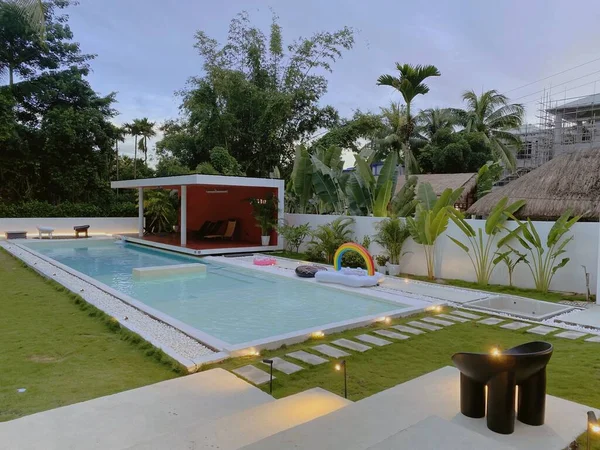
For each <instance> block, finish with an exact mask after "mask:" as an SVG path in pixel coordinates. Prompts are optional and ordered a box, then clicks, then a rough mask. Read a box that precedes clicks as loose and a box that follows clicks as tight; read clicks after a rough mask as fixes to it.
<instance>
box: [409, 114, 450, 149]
mask: <svg viewBox="0 0 600 450" xmlns="http://www.w3.org/2000/svg"><path fill="white" fill-rule="evenodd" d="M456 124H457V117H456V115H455V114H453V113H452V111H451V110H450V109H447V108H427V109H424V110H422V111H421V112H419V114H418V115H417V116H416V117H415V126H416V128H415V138H416V139H418V140H419V141H423V142H431V140H432V139H433V136H434V135H435V133H437V132H438V131H440V130H443V129H447V128H449V129H452V128H453V127H454V125H456Z"/></svg>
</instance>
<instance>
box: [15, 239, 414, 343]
mask: <svg viewBox="0 0 600 450" xmlns="http://www.w3.org/2000/svg"><path fill="white" fill-rule="evenodd" d="M88 242H89V244H88ZM26 245H27V247H29V248H31V249H32V250H35V251H37V252H39V253H41V254H43V255H45V256H47V257H49V258H52V259H54V260H56V261H58V262H60V263H62V264H64V265H66V266H68V267H70V268H72V269H75V270H77V271H79V272H81V273H83V274H85V275H88V276H90V277H92V278H94V279H96V280H98V281H100V282H102V283H104V284H106V285H107V286H110V287H111V288H113V289H116V290H117V291H120V292H122V293H124V294H127V295H129V296H131V297H133V298H135V299H136V300H139V301H140V302H142V303H144V304H146V305H148V306H151V307H152V308H155V309H157V310H158V311H161V312H163V313H165V314H167V315H169V316H171V317H173V318H175V319H178V320H180V321H181V322H183V323H185V324H187V325H190V326H192V327H194V328H196V329H198V330H201V331H203V332H205V333H208V334H210V335H212V336H214V337H216V338H218V339H220V340H222V341H225V342H227V343H229V344H232V345H235V344H240V343H243V342H249V341H254V340H257V339H264V338H268V337H271V336H277V335H280V334H284V333H290V332H294V331H299V330H303V329H306V328H312V327H319V326H323V325H326V324H330V323H334V322H340V321H344V320H349V319H356V318H359V317H362V316H369V315H385V313H386V312H390V311H392V310H397V309H402V307H403V306H404V305H402V304H398V303H391V302H386V301H384V300H378V299H376V298H373V297H367V296H362V295H353V294H350V293H346V292H343V291H340V290H337V289H332V288H327V287H324V286H319V285H314V284H311V283H306V282H302V281H299V280H294V279H289V278H284V277H280V276H276V275H269V274H264V273H262V272H259V271H256V270H253V269H243V268H239V267H236V266H231V265H226V264H215V263H214V262H209V261H206V260H202V259H199V258H192V257H187V256H183V255H177V254H174V253H168V252H163V251H160V250H154V249H150V248H147V247H143V246H138V245H134V244H117V243H115V242H113V241H112V240H106V241H95V242H94V241H86V242H85V243H84V242H81V241H80V242H59V241H55V242H38V243H36V242H32V243H27V244H26ZM198 262H201V263H203V264H206V265H207V272H206V274H188V275H178V276H171V277H167V278H159V279H155V280H143V281H138V280H134V279H133V278H132V269H133V268H136V267H151V266H164V265H170V264H185V263H198Z"/></svg>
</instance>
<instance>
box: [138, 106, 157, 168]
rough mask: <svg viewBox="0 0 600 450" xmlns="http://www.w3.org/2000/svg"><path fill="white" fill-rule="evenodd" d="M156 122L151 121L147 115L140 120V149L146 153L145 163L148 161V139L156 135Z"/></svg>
mask: <svg viewBox="0 0 600 450" xmlns="http://www.w3.org/2000/svg"><path fill="white" fill-rule="evenodd" d="M155 126H156V122H150V121H149V120H148V118H147V117H144V118H143V119H141V120H140V121H139V122H138V127H139V134H140V136H141V140H140V150H141V151H142V152H143V153H144V164H147V163H148V139H150V138H152V137H154V136H156V131H154V127H155Z"/></svg>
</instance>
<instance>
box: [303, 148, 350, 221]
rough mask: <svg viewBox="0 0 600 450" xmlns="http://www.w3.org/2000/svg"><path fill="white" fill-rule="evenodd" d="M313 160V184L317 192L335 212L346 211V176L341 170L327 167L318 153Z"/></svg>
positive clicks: (313, 156)
mask: <svg viewBox="0 0 600 450" xmlns="http://www.w3.org/2000/svg"><path fill="white" fill-rule="evenodd" d="M310 160H311V162H312V169H313V170H312V184H313V187H314V190H315V194H317V196H318V197H319V199H320V200H321V202H323V203H325V205H327V206H328V207H329V209H331V211H332V212H334V213H335V214H344V213H345V212H346V195H345V192H344V190H345V177H343V176H341V173H339V171H336V170H334V169H331V168H330V167H327V165H325V163H324V162H323V161H321V160H320V159H319V158H318V157H317V156H316V155H310Z"/></svg>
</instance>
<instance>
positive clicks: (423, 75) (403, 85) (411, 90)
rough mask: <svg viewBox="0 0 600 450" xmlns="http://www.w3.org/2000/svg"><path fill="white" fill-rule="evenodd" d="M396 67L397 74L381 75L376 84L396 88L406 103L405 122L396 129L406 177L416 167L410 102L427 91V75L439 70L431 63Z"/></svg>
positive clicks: (429, 75) (436, 74)
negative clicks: (412, 151) (412, 148)
mask: <svg viewBox="0 0 600 450" xmlns="http://www.w3.org/2000/svg"><path fill="white" fill-rule="evenodd" d="M396 69H397V70H398V71H399V72H400V75H399V76H393V75H381V76H380V77H379V78H378V79H377V84H378V85H379V86H390V87H393V88H394V89H396V90H398V91H399V92H400V94H401V95H402V98H403V99H404V103H405V104H406V123H405V124H404V126H403V127H402V128H399V129H398V130H397V134H398V136H401V137H402V142H403V151H404V165H405V175H406V178H408V175H409V173H411V172H416V171H415V170H414V169H416V167H415V166H416V160H415V159H414V158H413V157H412V155H411V151H410V137H411V136H412V134H413V130H414V128H415V121H414V118H413V116H412V115H411V106H412V102H413V100H414V98H415V97H416V96H417V95H424V94H427V93H428V92H429V87H428V86H427V85H426V84H425V83H423V82H424V81H425V80H426V79H427V78H429V77H439V76H440V71H439V70H438V69H437V67H435V66H432V65H427V66H421V65H416V66H413V65H411V64H400V63H396ZM411 169H412V170H411Z"/></svg>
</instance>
